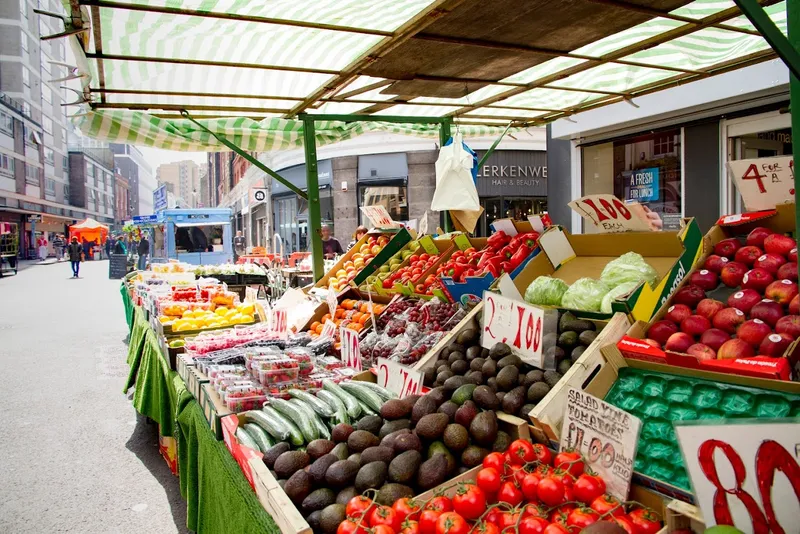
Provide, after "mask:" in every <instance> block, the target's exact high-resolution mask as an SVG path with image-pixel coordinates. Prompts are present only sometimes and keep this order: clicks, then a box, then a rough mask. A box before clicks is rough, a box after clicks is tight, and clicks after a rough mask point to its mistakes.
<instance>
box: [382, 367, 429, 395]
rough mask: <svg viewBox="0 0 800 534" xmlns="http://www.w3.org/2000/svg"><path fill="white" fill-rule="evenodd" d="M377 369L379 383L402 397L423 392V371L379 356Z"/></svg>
mask: <svg viewBox="0 0 800 534" xmlns="http://www.w3.org/2000/svg"><path fill="white" fill-rule="evenodd" d="M377 371H378V385H379V386H383V387H385V388H386V389H388V390H389V391H391V392H392V393H397V395H398V396H399V397H400V398H401V399H404V398H406V397H408V396H409V395H417V394H418V393H422V378H423V377H422V371H415V370H414V369H412V368H410V367H406V366H405V365H402V364H399V363H397V362H393V361H392V360H387V359H386V358H378V366H377Z"/></svg>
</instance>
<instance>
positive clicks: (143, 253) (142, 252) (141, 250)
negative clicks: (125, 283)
mask: <svg viewBox="0 0 800 534" xmlns="http://www.w3.org/2000/svg"><path fill="white" fill-rule="evenodd" d="M136 252H137V253H138V254H139V263H138V265H137V269H139V270H140V271H144V270H145V269H147V255H148V254H150V241H148V240H147V236H146V235H143V236H142V239H141V241H139V246H138V247H137V248H136Z"/></svg>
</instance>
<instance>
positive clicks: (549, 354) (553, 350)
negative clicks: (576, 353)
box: [542, 345, 567, 363]
mask: <svg viewBox="0 0 800 534" xmlns="http://www.w3.org/2000/svg"><path fill="white" fill-rule="evenodd" d="M542 352H543V353H544V358H545V360H548V361H553V362H555V363H558V362H560V361H561V360H563V359H564V358H565V357H566V355H567V353H566V352H564V349H562V348H561V347H559V346H557V345H556V346H555V347H547V348H546V349H544V351H542Z"/></svg>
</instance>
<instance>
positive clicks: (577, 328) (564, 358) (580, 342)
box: [542, 312, 598, 374]
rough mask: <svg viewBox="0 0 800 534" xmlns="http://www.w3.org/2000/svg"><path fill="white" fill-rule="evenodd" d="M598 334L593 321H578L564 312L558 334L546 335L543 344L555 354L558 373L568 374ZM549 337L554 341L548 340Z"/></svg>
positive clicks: (559, 323) (559, 322)
mask: <svg viewBox="0 0 800 534" xmlns="http://www.w3.org/2000/svg"><path fill="white" fill-rule="evenodd" d="M597 334H598V332H597V325H595V324H594V323H593V322H592V321H587V320H586V319H578V318H577V317H575V316H574V315H572V314H571V313H570V312H563V313H561V315H560V316H559V318H558V334H557V335H556V334H555V333H551V334H547V335H545V339H543V340H542V344H543V345H544V346H545V347H549V350H552V351H553V352H554V356H555V361H556V362H558V372H559V373H561V374H566V372H567V371H568V370H569V368H570V367H572V364H574V363H575V362H577V361H578V358H580V357H581V356H582V355H583V353H584V351H585V350H586V349H587V348H588V347H589V345H591V344H592V342H593V341H594V340H595V338H596V337H597ZM548 336H552V338H553V339H548ZM553 341H555V343H553Z"/></svg>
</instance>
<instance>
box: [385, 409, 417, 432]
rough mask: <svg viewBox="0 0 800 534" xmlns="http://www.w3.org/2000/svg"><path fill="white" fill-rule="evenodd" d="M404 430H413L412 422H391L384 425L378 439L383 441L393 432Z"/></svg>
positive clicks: (397, 420)
mask: <svg viewBox="0 0 800 534" xmlns="http://www.w3.org/2000/svg"><path fill="white" fill-rule="evenodd" d="M415 406H416V405H415ZM404 428H411V421H410V420H409V419H395V420H394V421H389V422H388V423H384V424H383V426H382V427H381V429H380V431H378V437H379V438H380V439H383V438H385V437H386V436H388V435H389V434H391V433H392V432H397V431H398V430H402V429H404Z"/></svg>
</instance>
